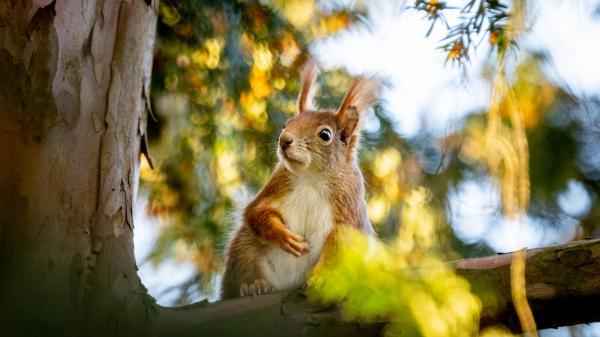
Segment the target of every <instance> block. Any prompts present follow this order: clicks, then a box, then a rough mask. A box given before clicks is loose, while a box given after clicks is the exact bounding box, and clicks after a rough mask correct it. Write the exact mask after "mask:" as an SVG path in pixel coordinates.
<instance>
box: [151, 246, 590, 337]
mask: <svg viewBox="0 0 600 337" xmlns="http://www.w3.org/2000/svg"><path fill="white" fill-rule="evenodd" d="M511 260H512V254H500V255H496V256H488V257H483V258H474V259H467V260H459V261H455V262H451V263H450V264H451V265H452V266H454V267H455V268H456V271H457V273H458V274H460V275H461V276H463V277H465V278H466V279H467V280H468V281H469V282H470V283H471V285H472V289H473V291H474V292H475V293H476V294H477V295H478V296H479V297H480V299H481V301H482V304H483V311H482V314H481V321H480V322H481V326H482V327H483V326H488V325H494V324H504V325H506V326H507V327H509V328H510V329H512V330H515V331H519V323H518V322H519V321H518V318H517V316H516V313H515V310H514V307H513V305H512V299H511V290H510V263H511ZM526 281H527V288H526V290H527V298H528V300H529V303H530V305H531V308H532V310H533V314H534V317H535V319H536V323H537V327H538V329H543V328H553V327H558V326H565V325H574V324H579V323H587V322H594V321H600V309H599V307H598V303H600V240H585V241H577V242H573V243H569V244H565V245H558V246H552V247H546V248H540V249H531V250H528V251H527V260H526ZM384 323H385V322H376V323H360V322H356V321H350V320H347V319H346V318H345V317H344V316H343V315H342V314H341V312H340V309H339V307H337V306H336V307H322V306H318V305H315V304H311V303H309V302H308V301H307V299H306V298H305V296H304V295H303V294H302V292H301V291H289V292H287V293H275V294H269V295H262V296H257V297H253V298H239V299H233V300H227V301H221V302H216V303H208V302H201V303H197V304H193V305H190V306H185V307H178V308H162V307H161V308H160V309H159V324H158V326H159V329H160V335H161V336H163V335H165V336H188V335H196V336H201V335H202V336H239V335H244V336H279V335H281V336H333V335H336V336H341V335H343V336H379V335H380V332H381V329H382V328H383V326H384Z"/></svg>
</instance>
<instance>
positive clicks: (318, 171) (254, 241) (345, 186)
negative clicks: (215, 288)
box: [221, 63, 378, 298]
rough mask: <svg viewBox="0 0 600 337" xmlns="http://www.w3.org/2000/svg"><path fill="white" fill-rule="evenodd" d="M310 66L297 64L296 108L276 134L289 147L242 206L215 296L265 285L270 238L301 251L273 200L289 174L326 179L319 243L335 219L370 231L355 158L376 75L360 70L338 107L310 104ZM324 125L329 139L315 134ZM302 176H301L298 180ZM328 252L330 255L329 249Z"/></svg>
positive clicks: (286, 187) (303, 245)
mask: <svg viewBox="0 0 600 337" xmlns="http://www.w3.org/2000/svg"><path fill="white" fill-rule="evenodd" d="M316 74H317V69H316V66H315V65H314V64H313V63H309V64H307V65H306V66H305V67H304V68H303V70H302V80H301V85H302V88H301V90H300V94H299V98H298V109H299V114H298V115H297V116H296V117H294V118H292V119H290V120H289V121H288V123H287V124H286V126H285V127H284V129H283V130H282V134H281V137H280V142H281V143H284V141H283V140H291V141H292V143H291V145H290V146H289V148H285V149H284V146H283V145H281V144H280V145H281V146H280V147H279V148H278V155H279V157H280V161H279V163H278V164H277V165H276V167H275V169H274V171H273V174H272V176H271V178H270V179H269V181H268V182H267V184H266V185H265V186H264V187H263V189H262V190H261V191H260V192H259V193H258V195H257V196H256V197H255V199H254V200H253V201H252V202H251V203H250V204H249V205H248V206H247V207H246V209H245V210H244V213H243V224H242V226H241V227H240V228H239V229H238V230H237V232H236V233H235V234H234V236H233V238H232V240H231V242H230V244H229V247H228V250H227V259H226V269H225V274H224V276H223V283H222V293H221V296H222V298H231V297H237V296H244V295H250V294H261V293H264V292H267V291H269V290H270V285H269V283H268V281H267V280H265V276H264V275H263V273H262V271H261V268H260V266H259V263H260V261H261V258H262V257H263V256H264V255H265V254H266V252H267V251H268V250H269V249H272V247H273V245H276V246H278V247H280V248H281V249H283V250H285V251H287V252H288V253H290V254H294V255H296V256H300V255H302V254H305V253H306V252H308V249H309V245H308V243H307V242H305V241H304V238H303V237H301V236H300V235H298V234H296V233H293V232H291V231H290V230H289V229H287V228H286V224H285V223H284V217H283V216H282V214H281V213H280V211H279V210H278V208H277V205H278V201H280V200H282V198H284V197H285V196H286V195H288V194H289V193H290V192H292V188H293V187H292V186H293V184H292V182H293V181H295V180H296V179H306V178H304V177H306V176H307V175H309V176H311V177H318V180H319V181H322V183H323V184H325V186H326V191H327V193H328V196H327V198H328V199H329V202H330V204H331V212H332V213H333V214H332V222H333V230H332V232H331V233H330V234H329V235H328V237H327V240H326V242H325V247H323V251H331V250H332V249H334V248H333V247H334V246H335V245H336V243H335V241H334V240H335V239H334V235H333V232H334V231H335V228H339V227H340V226H352V227H355V228H357V229H359V230H361V231H362V232H364V233H367V234H373V233H374V231H373V228H372V226H371V223H370V222H369V220H368V218H367V206H366V202H365V191H364V182H363V177H362V174H361V172H360V169H359V168H358V165H357V163H356V148H357V146H358V142H359V135H360V127H359V125H360V119H361V116H362V114H363V113H364V111H365V110H366V109H367V108H368V107H369V106H371V105H372V104H373V103H374V102H375V95H376V90H377V88H378V82H376V81H375V80H373V79H372V78H366V77H360V78H359V79H357V80H356V81H355V82H354V84H353V85H352V87H351V88H350V90H349V91H348V93H347V94H346V96H345V98H344V100H343V102H342V104H341V105H340V108H339V109H338V110H337V111H335V110H314V108H313V105H312V86H313V83H314V80H315V76H316ZM324 128H328V129H329V130H330V131H331V133H332V138H331V140H330V141H324V140H322V139H321V138H319V132H321V130H323V129H324ZM300 181H301V180H300ZM328 255H331V254H330V253H328Z"/></svg>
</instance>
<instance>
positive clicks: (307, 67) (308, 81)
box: [298, 59, 319, 113]
mask: <svg viewBox="0 0 600 337" xmlns="http://www.w3.org/2000/svg"><path fill="white" fill-rule="evenodd" d="M318 73H319V69H318V68H317V64H316V63H315V62H314V61H313V60H312V59H308V61H306V63H305V64H304V66H303V67H302V70H300V93H299V94H298V113H303V112H304V111H306V110H316V107H315V103H314V101H313V95H314V90H313V86H314V84H315V79H316V78H317V74H318Z"/></svg>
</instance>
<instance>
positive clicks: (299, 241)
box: [280, 229, 310, 256]
mask: <svg viewBox="0 0 600 337" xmlns="http://www.w3.org/2000/svg"><path fill="white" fill-rule="evenodd" d="M280 246H281V249H283V250H285V251H286V252H288V253H290V254H293V255H296V256H301V255H303V254H306V253H308V252H309V251H310V245H309V244H308V242H306V240H304V238H303V237H302V236H300V235H298V234H296V233H294V232H292V231H290V230H288V229H286V230H285V235H284V236H283V239H282V241H281V243H280Z"/></svg>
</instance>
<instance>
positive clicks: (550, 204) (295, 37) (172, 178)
mask: <svg viewBox="0 0 600 337" xmlns="http://www.w3.org/2000/svg"><path fill="white" fill-rule="evenodd" d="M513 6H517V8H519V11H514V10H512V9H510V10H509V8H508V7H507V6H505V5H503V4H502V3H500V2H499V1H490V0H488V1H483V0H481V1H468V2H467V5H466V7H464V8H462V9H458V10H461V11H462V13H463V15H462V16H461V17H460V18H461V20H462V21H461V22H460V23H459V24H458V25H457V26H452V25H450V23H448V22H446V19H445V17H444V16H443V13H444V11H446V10H453V9H454V8H453V7H451V6H448V5H447V4H446V2H442V1H415V6H414V7H415V8H416V9H417V10H419V11H424V13H425V14H426V17H428V18H429V19H431V20H432V25H433V24H436V23H437V22H442V23H443V24H444V25H446V27H448V39H447V41H446V42H448V43H449V44H447V45H444V46H443V49H444V50H446V52H447V53H448V59H450V60H456V61H460V62H462V61H463V60H467V59H468V55H469V50H470V49H471V48H472V47H473V46H474V44H473V41H475V40H476V39H477V38H479V39H480V38H481V36H483V35H485V34H487V36H489V39H488V43H490V44H491V45H492V46H493V47H494V48H493V49H492V54H491V56H492V57H491V59H494V60H495V62H490V63H491V64H490V65H488V66H487V67H486V68H485V69H482V72H483V76H484V78H487V79H488V80H489V82H490V86H491V87H492V88H493V94H492V99H491V101H490V104H489V106H488V108H487V109H486V111H472V112H471V113H470V114H469V115H468V116H467V117H465V118H464V120H463V121H462V123H461V125H460V127H459V128H458V129H456V130H454V131H452V132H450V133H448V134H445V135H439V134H436V133H434V132H432V131H430V130H427V129H423V130H421V132H420V133H419V134H418V135H417V136H415V137H413V138H410V139H403V138H402V137H400V136H399V135H398V134H397V133H396V132H395V130H394V122H393V120H392V119H391V118H390V116H389V115H388V112H386V111H383V110H382V109H381V108H379V107H377V108H376V109H375V111H374V112H373V113H371V114H370V115H369V116H368V120H367V122H366V123H365V124H366V126H367V127H366V131H365V133H364V137H363V141H362V149H361V152H360V164H361V168H362V170H363V172H364V174H365V180H366V185H367V191H368V200H367V202H368V206H369V217H370V219H371V221H372V222H373V223H374V225H375V227H376V229H377V232H378V234H379V237H380V238H381V239H382V240H383V241H384V242H386V243H385V244H384V243H381V242H379V241H377V242H375V241H373V242H368V241H367V240H366V239H365V238H363V237H360V236H358V235H356V233H353V232H345V231H342V233H341V234H340V235H343V240H348V242H351V243H352V244H347V245H345V246H344V247H347V249H344V250H341V251H340V252H339V256H338V257H337V258H336V261H337V262H339V263H336V264H335V265H334V266H331V265H329V266H327V268H325V267H323V266H322V265H319V267H318V268H317V269H316V273H314V274H313V276H312V278H311V285H312V287H311V289H312V290H311V291H312V292H313V295H314V294H319V297H321V298H322V299H323V300H325V301H337V300H340V299H346V305H345V310H346V312H347V313H348V314H349V315H351V316H353V317H360V318H362V319H366V320H377V318H379V317H383V316H385V317H392V318H393V319H392V324H391V325H390V327H389V328H388V332H389V333H390V334H394V333H395V332H397V330H395V329H396V328H398V327H399V326H400V324H401V325H402V326H403V329H404V328H406V327H411V329H413V330H414V331H415V332H416V331H418V332H419V333H420V334H422V335H424V336H456V335H460V334H461V333H463V332H466V333H468V332H469V331H470V332H472V333H475V332H477V331H476V329H477V327H476V324H475V323H474V322H476V319H477V317H478V314H479V302H478V300H477V299H476V298H474V297H473V295H471V293H470V291H469V285H468V284H466V283H465V282H464V281H463V280H462V279H460V278H458V277H457V276H456V275H454V274H453V272H452V271H451V270H450V269H448V267H447V266H445V265H444V264H443V263H442V262H443V261H446V260H448V259H456V258H460V257H471V256H480V255H486V254H490V253H492V251H491V249H490V248H489V247H487V246H486V245H485V244H483V243H475V244H467V243H464V242H462V241H461V240H459V239H458V238H457V237H455V235H454V234H453V232H452V227H451V226H449V225H451V224H452V221H459V219H458V220H457V219H453V218H451V217H450V213H451V212H450V211H451V210H450V207H451V205H450V204H451V202H450V200H449V197H450V195H451V194H452V192H453V191H456V190H457V189H458V188H459V187H460V186H461V184H463V183H464V182H468V181H484V180H486V179H490V178H491V179H492V180H493V181H494V183H495V184H496V186H497V188H498V194H499V195H501V198H500V200H501V202H500V203H499V204H498V205H494V206H495V207H497V209H498V211H497V217H498V218H499V219H500V218H503V217H505V216H507V217H510V216H512V217H521V218H522V217H523V216H525V215H527V216H528V217H531V218H535V219H537V220H538V221H539V222H540V223H543V224H547V225H548V226H550V227H561V226H573V225H576V224H579V226H580V230H579V232H578V236H577V237H574V238H565V240H569V239H576V238H582V237H586V236H590V235H598V233H597V229H598V227H600V203H599V199H598V197H599V195H600V184H599V181H600V156H598V155H597V149H598V148H600V136H598V135H600V114H599V111H600V99H599V98H594V97H576V96H575V95H574V94H573V93H572V92H571V90H570V89H569V88H568V87H567V86H566V85H564V84H562V83H559V82H557V80H556V79H550V78H549V76H548V75H547V74H548V70H549V69H551V66H552V65H551V60H550V59H549V57H548V55H546V54H545V53H544V52H542V51H538V52H529V51H519V52H518V53H515V55H518V57H516V58H509V57H507V55H508V54H511V55H512V53H507V52H506V51H507V50H508V49H509V47H510V46H514V45H516V42H517V37H518V36H519V33H520V34H524V33H526V32H525V31H524V28H523V27H525V25H524V20H525V14H524V8H525V7H524V6H525V2H524V1H514V2H513ZM518 6H522V7H518ZM512 8H515V7H512ZM363 10H364V9H363V8H360V7H358V8H354V7H351V8H346V7H338V6H333V5H331V4H329V3H327V2H323V3H321V2H316V1H310V0H294V1H260V2H259V1H231V0H228V1H195V0H184V1H174V0H170V1H162V2H161V5H160V22H159V27H158V40H157V47H156V53H155V61H154V75H153V76H154V77H153V91H152V101H153V108H154V110H155V111H156V112H157V117H158V120H157V121H156V122H154V123H151V124H150V125H149V128H150V131H151V132H152V134H151V135H153V137H152V139H151V141H152V144H151V150H153V151H152V154H153V155H154V157H155V159H156V162H157V163H159V167H158V168H157V169H155V170H150V168H149V167H148V166H147V165H146V164H144V165H143V166H142V170H141V178H142V183H143V185H142V188H143V190H144V191H145V192H146V193H147V194H148V196H149V206H148V210H149V212H150V213H151V214H153V215H154V216H156V217H158V218H159V219H160V223H161V226H162V228H161V234H160V238H159V240H158V242H157V244H156V246H155V248H154V250H153V252H152V254H151V256H150V259H151V261H152V262H153V263H161V262H163V261H164V260H165V259H166V258H173V257H174V258H176V259H180V260H185V261H192V262H193V263H194V265H195V266H196V267H197V275H196V276H195V277H194V278H192V279H190V280H189V281H188V282H186V283H185V284H182V285H181V288H180V289H182V291H181V294H182V295H181V299H180V302H181V303H187V302H189V301H191V300H192V299H194V298H196V297H197V296H198V293H203V294H207V293H210V290H211V289H212V288H211V286H212V283H213V282H214V280H215V276H216V275H217V274H218V272H219V271H220V270H221V267H222V261H223V256H222V252H223V248H224V244H225V242H226V238H227V235H228V233H229V231H230V228H231V227H232V226H233V225H234V224H235V213H236V212H237V211H239V210H240V208H241V207H243V205H244V201H246V200H248V199H249V198H250V197H251V196H252V195H253V194H254V193H255V192H256V191H258V189H259V188H260V187H261V186H262V185H263V184H264V183H265V182H266V180H267V179H268V177H269V175H270V172H271V169H272V167H273V165H274V164H275V162H276V157H275V146H276V139H277V136H278V134H279V132H280V129H281V127H282V125H283V123H284V122H285V120H286V119H288V118H289V117H291V116H293V115H294V114H295V100H296V95H297V91H298V76H297V74H298V68H299V67H300V66H301V65H302V64H303V62H304V61H305V60H306V59H307V57H308V49H309V45H310V43H312V42H314V41H316V40H318V39H321V38H324V37H327V36H331V35H333V34H337V33H339V32H340V31H343V30H347V29H349V28H351V27H353V26H355V25H362V24H365V22H364V21H365V20H364V18H363V13H362V11H363ZM511 11H512V12H511ZM513 12H514V13H517V15H514V14H512V13H513ZM453 27H454V28H453ZM446 42H444V43H446ZM458 44H461V45H462V46H461V47H460V49H459V50H454V51H453V49H454V48H455V47H456V45H458ZM456 48H458V47H456ZM350 83H351V78H350V76H348V74H347V73H345V72H344V71H343V70H330V71H327V72H325V73H324V74H322V75H321V77H320V78H319V80H318V84H319V86H320V90H319V91H318V93H317V99H318V101H319V103H320V105H321V106H327V107H335V106H336V105H337V104H339V102H340V101H341V98H342V96H343V94H344V91H345V90H346V89H347V88H348V87H349V85H350ZM395 113H399V112H395ZM573 186H574V187H573ZM573 188H575V191H578V193H580V194H584V195H586V196H587V197H588V198H589V200H590V201H589V205H588V206H586V207H584V208H583V209H579V210H578V212H576V213H573V212H572V210H571V209H569V207H565V205H564V202H561V200H562V199H564V198H565V197H566V196H567V195H568V193H569V191H571V190H572V189H573ZM571 202H573V201H572V200H571ZM482 221H483V220H482ZM417 266H420V267H423V266H427V267H425V268H423V269H417V268H416V267H417ZM391 295H394V296H391ZM417 302H418V303H419V305H416V304H415V303H417ZM425 308H427V310H428V314H427V315H424V314H423V313H422V311H421V310H425ZM430 313H433V314H430ZM431 315H434V316H431ZM424 317H425V318H427V319H428V323H425V322H423V321H422V319H423V318H424ZM432 317H433V318H435V320H433V318H432ZM432 321H435V322H436V323H435V324H432V323H431V322H432ZM481 335H482V336H508V335H510V334H509V333H507V332H505V331H504V330H502V329H500V328H494V329H489V330H486V331H483V332H481Z"/></svg>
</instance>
